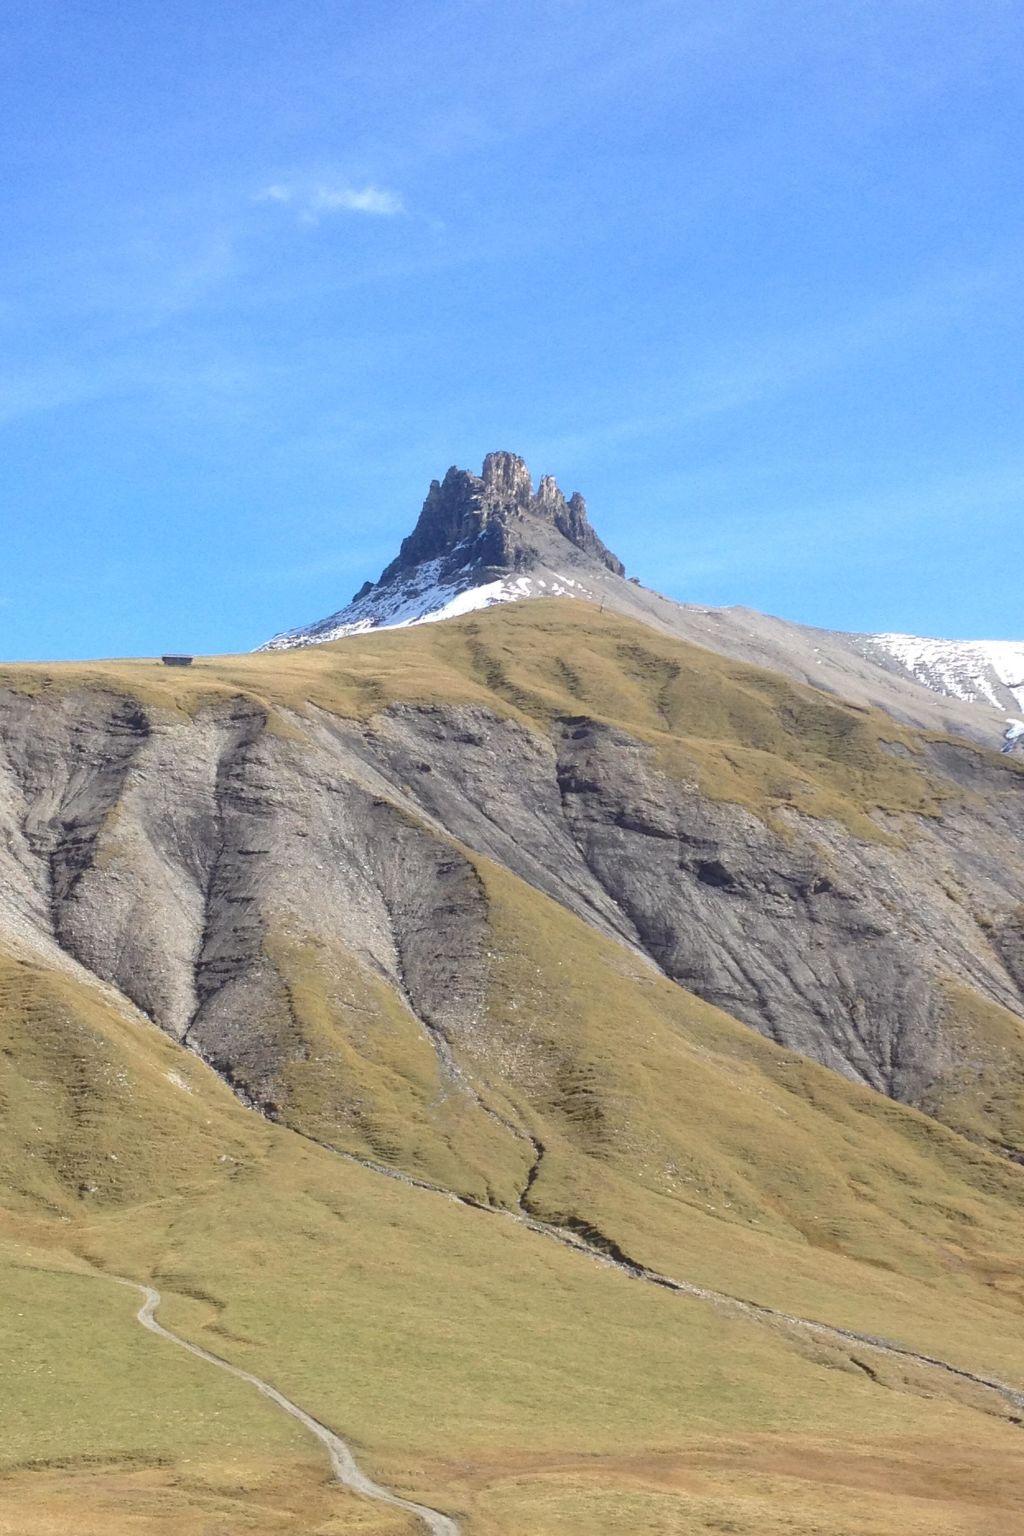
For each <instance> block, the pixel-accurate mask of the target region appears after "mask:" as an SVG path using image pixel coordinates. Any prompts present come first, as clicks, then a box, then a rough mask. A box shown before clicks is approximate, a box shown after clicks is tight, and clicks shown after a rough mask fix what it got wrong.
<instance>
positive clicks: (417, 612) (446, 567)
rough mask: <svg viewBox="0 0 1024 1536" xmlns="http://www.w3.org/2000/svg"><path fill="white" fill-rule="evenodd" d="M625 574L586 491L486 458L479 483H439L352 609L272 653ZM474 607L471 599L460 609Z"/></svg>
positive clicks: (503, 457)
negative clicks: (568, 489)
mask: <svg viewBox="0 0 1024 1536" xmlns="http://www.w3.org/2000/svg"><path fill="white" fill-rule="evenodd" d="M609 573H610V574H611V576H613V577H622V576H624V575H625V567H624V566H623V564H622V562H621V560H619V559H618V557H617V556H615V555H613V554H612V552H611V551H610V550H609V549H608V548H607V547H606V546H605V545H604V544H603V543H602V541H601V539H600V538H599V537H598V535H597V534H596V533H595V532H594V529H593V528H592V527H591V525H590V521H589V518H588V517H587V504H586V502H585V501H584V500H583V497H582V496H581V495H580V493H579V491H574V492H573V493H572V495H571V496H570V497H568V499H567V498H566V496H565V494H564V492H563V491H562V490H561V489H560V487H559V485H558V483H557V481H556V480H555V478H554V476H553V475H544V476H543V477H542V478H541V480H540V482H539V484H538V486H537V490H536V492H535V491H534V489H533V479H532V477H531V475H530V471H529V469H528V468H527V466H526V463H525V461H524V460H523V459H521V458H520V457H519V455H518V454H515V453H509V452H507V451H499V452H495V453H489V454H488V455H487V457H486V458H485V459H484V462H483V465H482V468H481V470H480V473H479V475H475V474H472V473H471V472H470V471H469V470H466V469H460V468H458V466H457V465H454V464H453V465H452V467H451V468H450V469H449V470H448V471H447V473H446V474H445V476H444V479H443V480H433V481H432V482H431V485H430V489H429V491H428V492H427V495H426V499H425V500H424V502H423V506H422V508H421V510H420V515H419V517H418V519H417V521H416V526H415V527H414V529H413V530H412V532H411V533H410V534H409V535H408V537H407V538H405V539H403V540H402V544H401V548H400V549H399V552H398V554H397V555H396V557H395V559H394V560H392V561H391V563H390V565H388V566H386V567H385V569H384V570H383V571H382V572H381V575H380V577H379V578H378V580H377V581H375V582H373V581H368V582H366V583H365V584H364V585H363V586H362V587H360V589H359V591H358V592H357V593H356V594H355V596H354V597H353V599H352V601H351V602H350V603H349V605H348V607H347V608H344V609H341V610H340V611H339V612H338V613H336V614H332V615H330V617H329V618H327V619H322V620H320V621H319V622H318V623H316V624H313V625H309V626H307V627H306V628H304V629H301V630H291V631H289V632H287V633H286V634H284V635H279V636H275V638H274V640H272V641H270V642H269V644H270V645H271V646H272V647H277V646H288V645H309V644H315V643H317V642H319V641H322V640H327V639H334V638H337V637H339V636H340V635H343V634H351V633H353V632H354V631H357V630H363V629H375V628H378V627H380V626H382V625H387V624H394V623H416V622H418V621H419V620H421V619H424V618H430V617H439V616H442V615H443V614H445V613H447V612H448V611H449V610H450V605H451V603H452V601H453V600H454V599H455V598H463V597H464V595H465V594H467V593H468V592H470V591H474V592H480V593H482V594H483V597H482V599H481V603H480V606H489V604H490V602H492V601H493V602H507V601H510V600H513V599H516V598H520V597H531V596H540V595H544V594H547V595H560V594H569V593H570V592H571V593H573V594H575V595H577V596H588V595H589V596H593V595H594V584H595V583H602V582H606V581H607V580H608V577H609ZM467 606H469V607H471V606H474V604H473V603H472V602H471V601H469V600H468V599H465V601H463V602H461V603H460V605H459V607H458V610H457V611H459V612H462V611H465V609H466V607H467Z"/></svg>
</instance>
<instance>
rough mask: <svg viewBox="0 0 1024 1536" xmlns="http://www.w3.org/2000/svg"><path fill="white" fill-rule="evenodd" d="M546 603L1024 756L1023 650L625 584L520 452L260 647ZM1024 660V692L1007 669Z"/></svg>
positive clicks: (582, 513)
mask: <svg viewBox="0 0 1024 1536" xmlns="http://www.w3.org/2000/svg"><path fill="white" fill-rule="evenodd" d="M545 597H573V598H578V599H582V600H584V601H590V602H593V603H596V604H597V605H598V606H599V607H608V608H611V609H613V610H615V611H616V612H619V613H621V614H623V615H625V616H627V617H630V618H634V619H638V620H639V621H640V622H642V623H645V624H649V625H652V626H654V627H655V628H657V629H659V630H661V631H663V632H664V633H668V634H673V635H675V636H677V637H678V638H680V639H685V640H688V641H690V642H692V643H696V644H699V645H704V646H706V647H708V648H709V649H711V650H715V651H718V652H719V653H720V654H722V655H726V656H730V657H732V658H734V659H736V660H739V661H746V662H751V663H753V664H754V665H759V666H767V667H770V668H772V669H774V670H777V671H780V672H782V673H783V674H784V675H786V676H788V677H791V678H794V679H796V680H797V681H800V682H807V683H810V684H811V685H812V686H815V687H820V688H824V689H826V690H828V691H830V692H833V693H836V694H838V695H839V696H840V697H844V698H849V699H851V700H853V701H855V702H862V703H865V704H868V705H872V706H877V707H879V708H882V709H885V710H886V711H887V712H888V713H890V714H892V715H893V716H894V717H895V718H896V719H897V720H901V721H903V722H905V723H908V724H911V725H915V726H918V727H920V728H923V729H933V730H940V731H946V730H952V731H954V732H956V733H958V734H963V735H967V736H970V737H972V738H973V739H975V740H979V741H983V742H985V743H986V744H988V745H997V744H1001V746H1002V750H1004V751H1007V752H1011V751H1020V750H1024V719H1022V718H1021V717H1024V643H1022V644H1020V645H1016V644H1015V643H1013V642H982V641H967V642H956V641H929V640H924V639H918V638H916V637H908V636H898V635H868V634H856V633H846V632H843V631H837V630H824V629H816V628H813V627H809V626H806V625H801V624H795V623H792V622H791V621H789V620H785V619H779V618H774V617H772V616H770V615H767V614H759V613H757V612H755V611H754V610H752V609H748V608H744V607H742V606H737V607H729V608H712V607H708V606H706V605H702V604H699V603H681V602H677V601H675V600H674V599H672V598H668V597H665V596H663V595H662V594H661V593H658V592H655V591H653V590H652V589H650V588H647V587H643V586H641V585H640V583H639V582H637V581H636V580H635V578H634V579H630V580H627V579H626V576H625V567H624V565H623V563H622V561H621V560H620V559H619V558H618V557H617V556H616V555H614V554H612V553H611V551H610V550H609V549H608V548H607V546H606V545H605V544H604V543H603V542H602V540H601V539H600V537H599V536H598V534H597V533H596V532H595V530H594V529H593V527H592V525H591V523H590V521H589V516H588V513H587V508H586V503H585V502H584V500H583V497H582V496H581V495H580V493H579V492H578V491H577V492H573V494H572V495H571V496H570V497H569V498H568V499H567V498H566V497H565V496H564V495H563V493H562V491H561V490H560V489H559V487H558V485H557V483H556V482H555V480H554V478H553V477H552V476H550V475H545V476H543V477H542V479H541V480H540V482H539V485H538V488H537V491H536V492H534V490H533V484H532V479H531V476H530V472H529V469H528V468H527V466H526V464H525V462H524V460H523V459H521V458H520V457H519V456H518V455H516V454H514V453H509V452H498V453H491V454H488V455H487V457H486V458H485V460H484V464H483V469H482V472H481V474H480V475H479V476H477V475H473V474H471V473H470V472H468V471H466V470H462V469H458V468H456V467H455V466H453V467H452V468H450V469H449V470H448V472H447V474H446V475H445V477H444V479H443V480H442V481H437V480H435V481H433V482H432V483H431V487H430V490H429V492H428V494H427V497H426V499H425V501H424V503H423V507H422V509H421V512H420V515H419V519H418V521H417V524H416V526H415V528H414V529H413V531H412V533H410V534H409V535H408V536H407V537H406V538H405V539H403V541H402V545H401V549H400V551H399V554H398V555H397V556H396V557H395V559H394V560H392V561H391V562H390V563H389V564H388V565H387V566H385V568H384V570H383V571H382V573H381V575H380V577H379V578H378V579H377V581H375V582H370V581H367V582H365V583H364V584H363V586H361V587H360V588H359V590H358V591H357V592H356V593H355V594H354V596H353V598H352V599H351V601H350V602H349V603H348V604H347V605H346V606H345V607H343V608H341V609H339V610H338V611H337V612H335V613H333V614H330V615H328V616H327V617H326V618H324V619H320V620H317V621H316V622H315V623H313V624H309V625H305V626H301V627H299V628H297V629H292V630H285V631H282V632H281V633H280V634H278V635H275V636H274V637H272V639H270V640H268V641H267V642H266V643H265V644H264V645H262V646H260V647H259V649H260V650H264V651H268V650H290V649H296V648H302V647H305V646H309V645H318V644H325V643H329V642H332V641H335V640H342V639H345V638H347V637H349V636H352V635H358V634H365V633H367V632H369V631H372V630H375V629H389V628H404V627H406V626H409V625H415V624H421V623H436V622H439V621H443V620H446V619H451V618H457V617H459V616H460V615H462V614H466V613H471V612H475V611H478V610H482V609H486V608H489V607H493V606H495V605H501V604H505V603H515V602H522V601H526V600H530V599H536V598H545ZM1018 659H1019V662H1020V668H1019V685H1018V687H1017V688H1016V689H1014V688H1013V687H1012V686H1008V680H1009V682H1010V683H1012V681H1013V679H1010V678H1009V674H1008V671H1007V668H1008V667H1009V668H1013V667H1016V665H1017V660H1018Z"/></svg>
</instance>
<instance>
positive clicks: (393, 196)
mask: <svg viewBox="0 0 1024 1536" xmlns="http://www.w3.org/2000/svg"><path fill="white" fill-rule="evenodd" d="M253 201H254V202H257V203H278V204H283V205H286V206H288V207H291V208H293V209H294V210H295V212H296V214H297V215H298V217H299V219H300V221H301V222H302V223H303V224H319V223H320V220H321V219H322V218H325V217H328V216H329V215H331V214H334V213H364V214H369V215H370V216H371V217H375V218H386V219H389V218H394V217H395V215H396V214H400V213H404V212H405V204H404V203H403V202H402V199H401V197H399V195H398V193H397V192H391V191H389V190H388V189H387V188H386V187H375V186H373V185H372V184H368V185H367V186H365V187H353V186H348V185H335V184H331V183H324V182H321V183H318V184H316V185H314V186H304V185H299V184H295V183H291V182H282V181H275V182H271V183H270V185H269V186H266V187H262V188H261V189H260V191H259V192H257V193H256V194H255V197H254V199H253Z"/></svg>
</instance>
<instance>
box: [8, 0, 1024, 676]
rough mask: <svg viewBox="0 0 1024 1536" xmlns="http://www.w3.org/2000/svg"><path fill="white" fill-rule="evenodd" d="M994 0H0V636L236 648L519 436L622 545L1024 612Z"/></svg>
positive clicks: (746, 587) (768, 576) (713, 594)
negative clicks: (430, 490)
mask: <svg viewBox="0 0 1024 1536" xmlns="http://www.w3.org/2000/svg"><path fill="white" fill-rule="evenodd" d="M1022 44H1024V11H1022V9H1021V7H1020V6H1019V4H1017V3H1016V0H1013V3H1009V0H1007V3H1003V0H956V3H946V0H914V3H909V0H885V3H884V4H883V3H874V0H857V3H846V0H830V3H829V4H828V5H824V6H823V5H820V4H818V3H813V4H811V3H807V4H805V3H803V0H789V3H763V4H759V3H753V0H741V3H732V0H692V3H686V4H684V3H670V0H633V3H631V4H630V5H628V6H627V5H622V4H621V3H618V0H615V3H613V0H607V3H606V0H509V3H507V4H495V3H494V0H434V3H427V0H417V3H415V4H407V3H403V0H390V3H389V4H388V5H387V6H383V5H381V4H380V3H379V0H373V3H364V0H344V3H343V0H333V3H326V0H321V3H318V4H312V3H308V0H289V3H288V4H287V5H282V4H280V3H279V0H275V3H273V4H271V3H264V0H218V3H217V4H215V5H211V4H209V0H202V3H198V0H175V3H174V4H173V5H167V4H166V3H163V0H160V3H156V0H133V3H132V4H131V5H124V4H121V3H117V4H115V3H114V0H74V3H71V4H69V3H68V0H7V3H6V4H5V6H4V8H3V17H2V19H0V48H2V54H0V66H2V68H3V72H4V78H5V81H6V82H7V87H6V89H5V96H4V103H3V107H2V120H0V159H2V167H3V173H2V177H0V231H2V233H0V462H2V464H3V475H2V481H0V486H2V490H0V495H2V501H0V519H2V524H0V527H2V538H3V542H2V545H0V550H2V563H0V655H3V656H6V657H9V658H19V657H45V656H88V655H127V654H137V653H152V652H154V651H158V650H160V649H166V648H168V647H179V648H185V647H187V648H190V649H194V650H196V651H215V650H230V649H245V648H248V647H250V646H253V645H255V644H257V643H258V642H259V641H260V640H262V639H264V638H265V637H266V636H268V635H269V634H271V633H272V632H274V631H275V630H278V629H281V628H283V627H286V626H290V625H294V624H298V623H301V622H304V621H308V620H312V619H314V618H316V617H319V616H320V615H322V614H324V613H326V612H329V611H331V610H333V609H334V608H337V607H339V606H340V605H341V604H342V603H343V602H344V601H345V600H347V598H348V597H349V596H350V595H351V593H352V591H353V590H354V589H355V588H356V587H357V586H359V585H360V583H361V582H362V581H363V580H364V579H365V578H366V577H368V576H369V577H375V576H376V575H377V574H378V573H379V570H380V568H381V567H382V565H384V564H385V563H386V561H387V560H388V559H389V558H390V557H391V555H392V554H393V553H394V551H395V548H396V546H397V542H398V540H399V538H400V537H401V536H402V534H404V533H405V532H407V531H408V528H409V527H410V526H411V524H412V521H413V520H414V518H415V515H416V513H417V511H418V509H419V505H420V502H421V501H422V498H423V495H424V493H425V491H426V488H427V484H428V483H429V480H430V479H431V478H432V477H433V476H434V475H439V474H442V473H443V472H444V470H445V469H446V467H447V466H448V465H449V464H451V463H459V464H462V465H464V466H467V467H470V468H477V467H479V461H480V460H481V458H482V457H483V454H484V453H485V452H487V451H488V450H489V449H492V448H511V449H513V450H515V451H518V452H520V453H522V454H523V455H524V456H525V457H526V459H527V461H528V462H529V463H530V465H531V467H532V468H533V470H534V473H535V475H538V476H539V475H540V474H541V473H544V472H548V471H550V472H552V473H554V474H555V475H556V476H557V477H558V479H559V481H560V483H562V485H563V486H564V487H565V488H566V490H567V491H568V490H572V489H575V488H578V489H580V490H582V491H583V492H584V494H585V495H586V496H587V499H588V502H589V505H590V509H591V514H592V517H593V520H594V522H595V524H596V526H597V527H598V529H599V530H600V532H601V533H602V535H603V537H604V538H605V539H606V541H607V542H608V543H609V544H611V546H612V547H613V548H614V549H615V550H616V551H617V552H618V553H619V554H620V555H621V556H622V557H623V559H624V560H625V561H626V563H627V566H628V567H629V569H630V571H631V572H635V573H636V574H638V575H639V576H640V577H641V579H643V580H644V581H646V582H648V583H649V584H651V585H654V586H657V587H660V588H661V589H662V590H664V591H667V592H669V593H670V594H672V595H673V596H677V597H680V598H683V599H693V600H696V601H701V602H709V603H745V604H749V605H751V606H754V607H757V608H761V609H765V610H767V611H770V612H775V613H780V614H783V615H785V616H787V617H790V618H795V619H799V620H802V621H805V622H809V623H816V624H823V625H828V626H834V627H838V628H851V629H869V630H874V629H904V630H910V631H916V632H920V633H937V634H949V635H957V636H979V637H990V636H995V637H1000V636H1005V637H1020V636H1021V635H1022V634H1024V615H1022V613H1021V603H1020V592H1021V569H1022V556H1024V532H1022V528H1024V515H1022V514H1024V434H1022V432H1021V414H1022V410H1021V407H1022V392H1021V358H1022V356H1024V318H1022V306H1021V294H1022V292H1024V281H1022V280H1024V223H1022V212H1024V194H1022V184H1021V173H1020V166H1021V158H1020V144H1021V132H1022V127H1024V123H1022V116H1024V114H1022V105H1024V85H1022V83H1021V68H1020V66H1021V61H1022V58H1024V48H1022Z"/></svg>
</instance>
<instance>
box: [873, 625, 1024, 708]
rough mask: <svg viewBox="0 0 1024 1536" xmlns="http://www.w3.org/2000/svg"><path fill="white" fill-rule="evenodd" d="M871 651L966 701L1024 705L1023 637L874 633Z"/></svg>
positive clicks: (929, 685)
mask: <svg viewBox="0 0 1024 1536" xmlns="http://www.w3.org/2000/svg"><path fill="white" fill-rule="evenodd" d="M868 649H869V651H874V652H876V653H877V652H881V653H882V654H883V655H884V656H887V657H889V658H890V659H891V660H893V661H896V662H898V663H899V664H900V666H902V667H903V668H905V669H906V671H908V672H909V673H910V674H911V676H913V677H915V678H916V679H917V681H918V682H919V683H923V684H924V685H925V687H926V688H931V689H932V691H933V692H935V693H944V694H947V695H949V696H950V697H952V698H954V699H963V700H965V701H966V702H967V703H969V704H991V705H993V706H994V707H995V708H996V709H1001V710H1005V708H1006V705H1007V703H1008V702H1011V701H1012V703H1014V704H1016V706H1017V708H1018V709H1020V710H1024V642H1022V641H1019V640H932V639H926V638H924V637H923V636H920V635H900V634H888V635H872V636H870V638H869V640H868Z"/></svg>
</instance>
